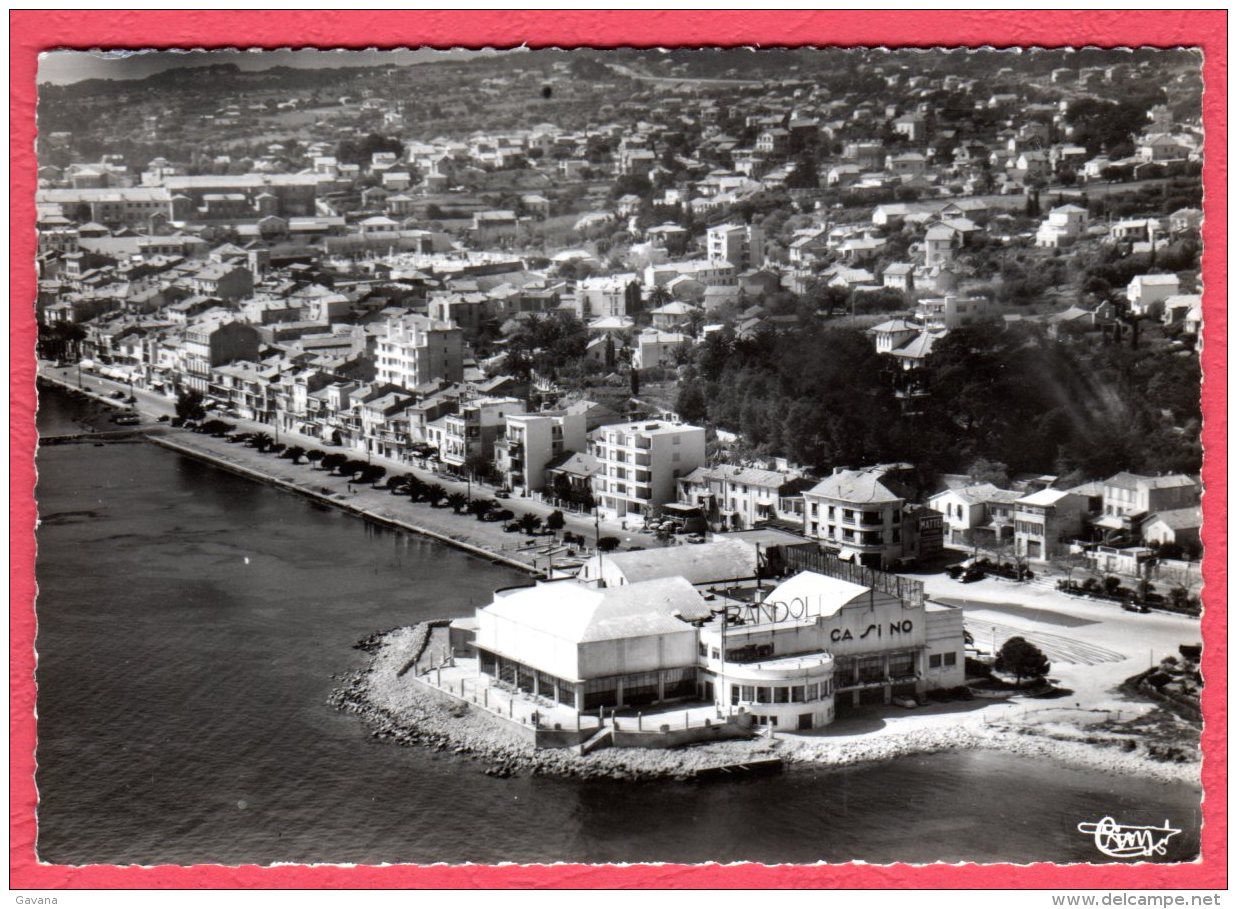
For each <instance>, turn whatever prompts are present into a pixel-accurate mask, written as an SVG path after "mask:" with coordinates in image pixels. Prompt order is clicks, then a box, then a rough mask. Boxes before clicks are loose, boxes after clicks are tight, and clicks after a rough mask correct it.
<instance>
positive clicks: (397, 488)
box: [387, 473, 412, 496]
mask: <svg viewBox="0 0 1237 909" xmlns="http://www.w3.org/2000/svg"><path fill="white" fill-rule="evenodd" d="M410 479H412V475H411V474H407V473H401V474H400V475H399V476H395V477H391V478H390V479H389V480H387V490H388V491H389V492H390V493H391V495H393V496H398V495H404V494H406V493H407V492H408V481H409V480H410Z"/></svg>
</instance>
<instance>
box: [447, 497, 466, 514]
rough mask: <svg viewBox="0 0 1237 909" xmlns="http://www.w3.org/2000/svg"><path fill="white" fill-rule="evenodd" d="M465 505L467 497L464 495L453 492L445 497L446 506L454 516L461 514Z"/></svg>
mask: <svg viewBox="0 0 1237 909" xmlns="http://www.w3.org/2000/svg"><path fill="white" fill-rule="evenodd" d="M467 504H468V496H466V495H464V493H462V492H453V493H450V494H449V495H448V496H447V505H448V506H450V508H451V510H452V511H454V512H455V513H456V514H459V513H460V512H462V511H463V510H464V506H465V505H467Z"/></svg>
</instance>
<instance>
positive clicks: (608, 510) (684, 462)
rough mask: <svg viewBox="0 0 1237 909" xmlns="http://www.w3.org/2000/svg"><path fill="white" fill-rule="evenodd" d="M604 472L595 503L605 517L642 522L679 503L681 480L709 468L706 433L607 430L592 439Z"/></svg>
mask: <svg viewBox="0 0 1237 909" xmlns="http://www.w3.org/2000/svg"><path fill="white" fill-rule="evenodd" d="M589 451H590V453H591V454H592V455H593V456H594V457H595V458H597V461H598V464H599V465H600V466H601V468H602V470H601V472H600V473H599V474H598V475H597V476H595V477H593V498H594V499H595V500H596V501H597V507H598V510H599V511H600V512H601V515H602V517H605V518H610V519H618V520H636V521H637V522H639V521H643V520H644V519H645V518H649V517H653V516H654V515H655V512H656V511H657V508H658V506H660V505H663V504H665V503H666V502H673V501H675V499H676V498H677V492H678V481H679V478H680V477H685V476H687V474H689V473H691V472H692V471H693V470H695V469H696V468H697V467H700V466H701V465H702V464H704V461H705V453H704V429H703V428H702V427H699V426H688V425H686V424H683V423H668V422H665V421H656V420H649V421H641V422H636V423H620V424H618V425H616V426H603V427H601V428H600V429H597V430H594V431H593V432H592V433H591V434H590V435H589Z"/></svg>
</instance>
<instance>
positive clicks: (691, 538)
mask: <svg viewBox="0 0 1237 909" xmlns="http://www.w3.org/2000/svg"><path fill="white" fill-rule="evenodd" d="M687 542H689V543H703V542H704V534H702V533H689V534H688V535H687Z"/></svg>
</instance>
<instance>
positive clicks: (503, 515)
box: [485, 508, 515, 521]
mask: <svg viewBox="0 0 1237 909" xmlns="http://www.w3.org/2000/svg"><path fill="white" fill-rule="evenodd" d="M514 517H515V512H514V511H511V510H510V509H508V508H500V509H498V510H497V511H491V512H490V513H489V514H487V515H486V516H485V519H486V520H487V521H510V520H511V519H512V518H514Z"/></svg>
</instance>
